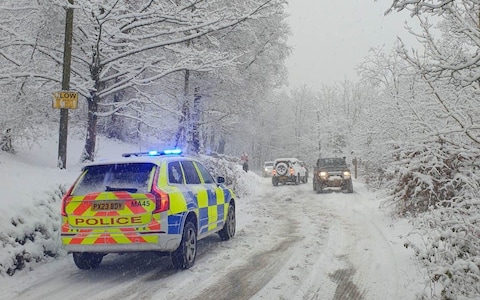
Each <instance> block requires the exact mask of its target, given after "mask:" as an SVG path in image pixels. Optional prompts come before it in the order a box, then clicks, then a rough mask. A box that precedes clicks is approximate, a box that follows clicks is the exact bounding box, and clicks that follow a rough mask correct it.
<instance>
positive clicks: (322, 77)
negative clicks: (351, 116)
mask: <svg viewBox="0 0 480 300" xmlns="http://www.w3.org/2000/svg"><path fill="white" fill-rule="evenodd" d="M289 2H290V3H289V5H288V7H287V11H288V12H289V14H290V17H289V24H290V26H291V30H292V36H291V37H290V39H289V45H290V46H291V47H293V52H292V54H291V56H290V57H289V59H288V60H287V67H288V70H289V82H290V83H289V87H290V88H294V87H297V86H301V85H306V86H308V87H311V88H313V89H315V87H317V86H319V85H320V84H322V83H325V84H332V83H334V82H339V81H343V80H344V79H348V80H356V79H357V75H356V71H355V67H356V66H357V65H358V64H359V63H361V62H362V60H363V58H364V57H365V56H366V55H367V54H368V50H369V49H370V48H372V47H377V46H381V45H385V46H387V48H392V47H393V45H394V42H395V40H396V37H397V36H400V37H401V38H402V39H406V40H407V42H408V39H410V40H411V42H412V43H413V38H411V36H410V35H409V34H408V33H407V32H406V30H405V29H404V22H405V21H406V20H410V22H409V23H411V19H410V17H409V15H408V13H407V12H402V13H392V14H389V15H387V16H384V12H385V11H386V10H387V9H388V7H389V6H390V4H391V3H392V1H391V0H378V1H377V2H374V0H346V1H345V0H344V1H338V0H336V1H326V0H290V1H289Z"/></svg>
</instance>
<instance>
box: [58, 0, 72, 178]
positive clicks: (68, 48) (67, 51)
mask: <svg viewBox="0 0 480 300" xmlns="http://www.w3.org/2000/svg"><path fill="white" fill-rule="evenodd" d="M68 2H69V3H70V5H68V6H67V8H66V11H67V12H66V17H65V42H64V46H63V76H62V90H63V91H68V90H69V89H70V66H71V62H72V36H73V0H68ZM67 136H68V109H67V108H61V109H60V130H59V136H58V161H57V163H58V167H59V168H60V169H65V168H66V167H67Z"/></svg>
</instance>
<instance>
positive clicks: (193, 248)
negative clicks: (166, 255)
mask: <svg viewBox="0 0 480 300" xmlns="http://www.w3.org/2000/svg"><path fill="white" fill-rule="evenodd" d="M171 256H172V263H173V266H174V267H175V268H176V269H189V268H190V267H192V266H193V264H194V263H195V257H196V256H197V230H196V228H195V225H193V223H192V222H191V221H187V222H186V223H185V227H184V228H183V234H182V241H181V242H180V245H178V248H177V250H175V251H174V252H173V253H172V255H171Z"/></svg>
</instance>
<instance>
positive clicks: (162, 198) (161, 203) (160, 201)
mask: <svg viewBox="0 0 480 300" xmlns="http://www.w3.org/2000/svg"><path fill="white" fill-rule="evenodd" d="M153 195H155V209H154V210H153V213H159V212H162V211H167V210H169V209H170V197H169V196H168V194H167V193H165V192H164V191H162V190H160V189H157V188H155V187H154V188H153Z"/></svg>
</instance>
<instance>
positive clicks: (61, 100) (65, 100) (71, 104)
mask: <svg viewBox="0 0 480 300" xmlns="http://www.w3.org/2000/svg"><path fill="white" fill-rule="evenodd" d="M52 107H53V108H64V109H76V108H78V92H73V91H60V92H54V93H53V102H52Z"/></svg>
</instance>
